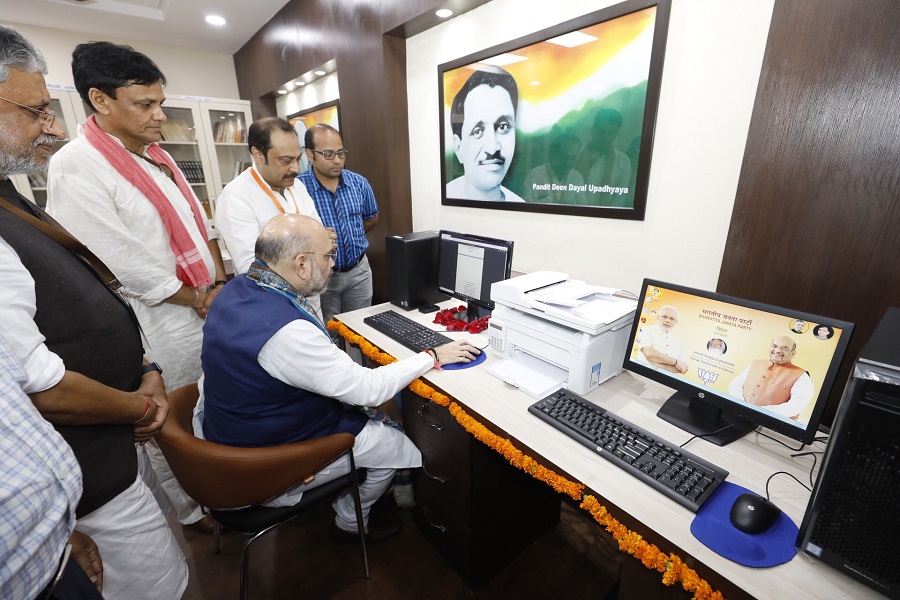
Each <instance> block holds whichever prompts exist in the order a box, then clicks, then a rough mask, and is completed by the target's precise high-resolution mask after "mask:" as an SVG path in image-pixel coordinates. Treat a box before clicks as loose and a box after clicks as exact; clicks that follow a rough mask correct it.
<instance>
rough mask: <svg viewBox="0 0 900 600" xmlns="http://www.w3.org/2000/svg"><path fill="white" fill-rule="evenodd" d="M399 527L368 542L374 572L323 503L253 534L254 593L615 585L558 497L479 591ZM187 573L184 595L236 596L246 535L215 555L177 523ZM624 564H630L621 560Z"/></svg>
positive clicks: (610, 567) (429, 592)
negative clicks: (536, 533) (535, 536)
mask: <svg viewBox="0 0 900 600" xmlns="http://www.w3.org/2000/svg"><path fill="white" fill-rule="evenodd" d="M393 510H398V511H399V512H400V515H401V518H402V519H403V530H402V531H401V533H400V534H399V535H397V536H396V537H394V538H392V539H390V540H387V541H385V542H382V543H380V544H370V545H369V567H370V570H371V578H370V579H368V580H366V578H365V576H364V572H363V565H362V557H361V552H360V547H359V546H358V545H357V544H346V543H344V544H336V543H334V542H333V541H332V540H331V538H330V537H329V535H328V531H329V526H330V523H331V521H332V519H333V513H332V511H331V509H330V507H329V506H328V505H327V504H326V505H324V506H322V507H321V508H320V509H314V510H312V511H311V512H310V513H308V514H305V515H303V516H302V517H299V518H297V519H295V520H294V521H292V522H290V523H288V524H286V525H285V526H283V527H282V528H280V529H276V530H275V531H273V532H270V533H269V534H268V535H267V536H266V537H263V538H262V539H261V540H259V541H258V542H257V543H256V544H255V545H254V546H253V550H252V551H251V570H250V573H251V574H250V598H252V599H263V598H266V599H271V600H278V599H287V598H291V599H295V598H315V599H316V600H326V599H337V600H363V599H381V598H385V599H391V600H404V599H410V600H413V599H415V600H423V599H437V600H457V599H459V600H462V599H466V600H469V599H474V600H488V599H506V598H510V599H512V598H516V599H528V598H553V599H558V600H562V599H568V598H592V599H598V600H600V599H603V598H604V597H606V596H607V595H608V594H610V591H611V590H613V593H612V595H613V596H614V595H615V591H614V588H615V585H616V581H617V578H618V573H619V569H620V566H621V563H622V561H623V555H622V554H620V553H619V552H618V550H617V549H616V548H615V546H614V543H613V542H612V539H611V537H610V536H609V534H607V533H606V532H605V531H603V530H602V529H600V528H599V527H598V526H597V525H596V524H595V523H593V521H591V520H590V518H589V517H588V515H587V514H586V513H584V511H582V510H580V509H578V508H576V507H573V506H570V505H569V504H567V503H565V502H564V503H563V509H562V514H561V519H560V523H559V525H557V526H556V527H555V528H553V529H552V530H551V531H549V532H548V533H547V534H545V535H544V536H542V537H541V538H540V539H539V540H538V541H537V542H536V543H535V544H534V545H533V546H531V547H530V548H529V549H527V550H526V551H525V552H524V553H523V554H522V555H521V556H520V557H519V558H517V559H516V560H515V561H514V562H513V563H512V564H510V565H509V566H507V567H506V568H505V569H504V570H503V571H501V572H500V573H499V574H498V575H497V576H496V577H495V578H494V579H493V580H491V581H490V582H489V583H488V584H487V585H486V586H485V587H483V588H482V589H480V590H478V591H477V592H476V593H474V594H473V593H472V592H470V591H469V590H468V589H467V588H466V586H465V585H464V584H463V583H462V581H461V580H460V579H459V578H458V577H457V576H456V574H455V573H454V572H453V571H452V570H451V569H450V568H449V567H448V566H447V565H446V563H445V562H444V561H443V560H442V558H441V557H440V556H439V555H438V554H437V552H436V551H435V550H434V549H433V547H432V546H431V545H430V544H429V543H428V541H427V540H426V539H425V538H424V536H423V535H422V534H421V533H420V532H419V530H418V529H417V528H416V526H415V524H414V523H413V520H412V515H411V513H409V511H403V510H400V509H393ZM173 529H174V530H175V533H176V538H177V539H178V540H179V543H180V544H181V547H182V550H183V551H184V553H185V556H186V557H187V560H188V566H189V568H190V573H191V579H190V582H189V584H188V588H187V591H186V592H185V594H184V596H183V600H201V599H203V600H213V599H215V600H219V599H230V598H235V599H236V598H238V578H239V570H240V569H239V565H240V551H241V547H242V545H243V542H244V540H245V539H246V538H245V537H244V536H243V535H241V534H239V533H235V532H224V533H223V534H222V538H221V552H220V553H219V554H213V552H212V544H213V543H212V534H209V533H200V532H195V531H191V530H183V529H182V528H181V527H180V526H179V525H177V523H176V524H175V526H174V527H173ZM624 560H633V559H629V558H627V557H625V558H624Z"/></svg>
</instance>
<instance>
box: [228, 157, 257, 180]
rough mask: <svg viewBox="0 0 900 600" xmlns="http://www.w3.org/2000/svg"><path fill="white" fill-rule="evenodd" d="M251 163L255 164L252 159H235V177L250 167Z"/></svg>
mask: <svg viewBox="0 0 900 600" xmlns="http://www.w3.org/2000/svg"><path fill="white" fill-rule="evenodd" d="M251 164H253V163H252V162H251V161H249V160H238V161H235V163H234V177H237V176H238V175H240V174H241V173H243V172H244V171H246V170H247V169H249V168H250V165H251ZM234 177H232V179H234Z"/></svg>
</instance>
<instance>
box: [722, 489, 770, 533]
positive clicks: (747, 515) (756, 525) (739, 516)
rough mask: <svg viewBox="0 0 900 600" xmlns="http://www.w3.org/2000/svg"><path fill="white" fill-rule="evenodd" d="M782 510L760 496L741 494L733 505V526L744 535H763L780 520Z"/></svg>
mask: <svg viewBox="0 0 900 600" xmlns="http://www.w3.org/2000/svg"><path fill="white" fill-rule="evenodd" d="M780 514H781V509H780V508H778V507H777V506H775V505H774V504H773V503H772V502H770V501H769V500H766V499H765V498H763V497H762V496H760V495H758V494H749V493H748V494H741V495H740V496H738V497H737V499H736V500H735V501H734V504H732V505H731V524H732V525H734V526H735V527H736V528H737V529H739V530H740V531H743V532H744V533H762V532H763V531H766V530H767V529H769V528H770V527H771V526H772V525H774V524H775V521H777V520H778V515H780Z"/></svg>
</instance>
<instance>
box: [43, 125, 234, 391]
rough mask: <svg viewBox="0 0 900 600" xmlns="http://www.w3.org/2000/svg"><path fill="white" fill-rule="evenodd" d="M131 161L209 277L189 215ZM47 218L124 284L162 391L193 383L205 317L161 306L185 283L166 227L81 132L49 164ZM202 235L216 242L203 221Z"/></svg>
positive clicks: (174, 195) (146, 166)
mask: <svg viewBox="0 0 900 600" xmlns="http://www.w3.org/2000/svg"><path fill="white" fill-rule="evenodd" d="M134 162H135V164H136V165H138V166H139V167H140V168H141V169H143V170H144V171H146V172H147V174H149V175H150V176H151V177H152V178H153V181H154V182H155V183H156V184H157V185H158V186H159V187H160V188H161V189H162V190H163V191H164V192H165V193H166V196H167V197H169V198H170V199H171V200H172V207H173V208H174V209H175V212H176V213H177V214H178V216H179V218H181V219H182V221H183V222H184V223H185V225H186V228H187V230H188V232H189V233H190V234H191V238H192V239H193V240H194V242H195V243H196V245H197V249H198V250H199V252H200V254H201V256H202V257H203V262H204V263H205V264H206V267H207V269H208V270H209V274H210V277H211V278H213V279H214V278H215V275H216V265H215V263H214V262H213V257H212V255H211V254H210V252H209V248H208V247H207V244H206V242H205V241H204V240H203V237H202V236H201V233H200V232H199V231H198V230H197V228H196V227H194V226H193V215H192V213H191V209H190V207H188V206H187V203H186V202H185V201H184V199H183V198H182V196H181V192H179V190H178V188H177V187H176V185H175V184H174V183H173V182H172V180H171V179H169V178H168V176H166V174H165V173H163V172H162V171H161V170H160V169H158V168H156V167H154V166H153V165H151V164H150V163H148V162H146V161H144V160H142V159H140V158H138V157H137V156H135V157H134ZM195 201H197V200H196V199H195ZM198 203H199V202H198ZM47 212H49V213H50V214H51V215H52V216H53V217H54V218H55V219H56V220H58V221H59V222H60V224H62V226H63V227H65V228H66V229H68V230H69V231H70V232H71V233H72V234H73V235H74V236H75V237H77V238H78V239H79V240H81V241H82V242H84V244H85V245H86V246H87V247H88V248H90V249H91V251H93V252H94V254H96V255H97V256H98V257H100V259H101V260H102V261H103V262H104V263H106V265H107V266H109V268H110V270H112V272H113V273H114V274H115V275H116V277H117V278H118V279H119V281H120V282H121V283H122V285H123V286H125V289H124V293H125V295H126V296H127V297H128V300H129V303H130V304H131V306H132V308H133V309H134V312H135V314H136V315H137V318H138V322H139V323H140V324H141V330H142V332H143V335H144V339H145V340H146V343H147V344H146V346H147V347H146V351H147V356H148V357H150V358H151V360H153V361H154V362H157V363H159V365H160V366H161V367H162V369H163V373H164V376H165V380H166V389H167V391H171V390H174V389H177V388H179V387H182V386H184V385H187V384H189V383H196V381H197V380H198V379H199V378H200V344H201V341H202V339H203V319H202V318H201V317H200V316H199V315H198V314H197V312H196V311H195V310H193V309H192V308H191V307H190V306H179V305H177V304H171V303H167V302H165V300H166V299H168V298H170V297H171V296H173V295H174V294H175V293H176V292H178V290H179V289H180V288H181V287H182V285H183V284H182V282H181V281H180V280H179V279H178V278H177V277H176V276H175V256H174V254H173V253H172V250H171V248H169V243H168V238H169V236H168V233H167V231H166V227H165V225H164V224H163V221H162V219H161V218H160V216H159V213H158V212H157V211H156V209H155V208H154V207H153V205H152V204H150V202H149V201H148V200H147V198H146V197H144V195H143V194H141V192H140V191H139V190H138V189H137V188H135V187H134V186H133V185H131V184H130V183H129V182H128V181H127V180H125V178H124V177H122V175H120V174H119V173H118V172H116V171H115V170H113V169H111V168H110V165H109V163H108V162H107V161H106V159H105V158H104V157H103V156H102V155H101V154H100V153H99V152H98V151H97V150H95V149H94V148H93V147H92V146H91V145H90V144H89V143H88V142H87V140H86V139H85V138H84V135H83V127H79V136H78V137H77V138H75V139H73V140H72V141H71V142H69V143H68V144H66V145H65V146H63V147H62V148H60V150H59V151H58V152H57V153H56V154H54V155H53V158H52V159H51V161H50V173H49V177H48V198H47ZM206 233H207V236H208V237H209V238H210V239H214V238H216V237H217V236H216V232H215V230H214V229H213V228H212V227H209V226H208V223H207V231H206Z"/></svg>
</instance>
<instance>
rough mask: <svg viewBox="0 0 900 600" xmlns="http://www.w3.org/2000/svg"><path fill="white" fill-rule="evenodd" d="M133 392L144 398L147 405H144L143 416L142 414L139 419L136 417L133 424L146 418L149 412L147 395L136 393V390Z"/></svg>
mask: <svg viewBox="0 0 900 600" xmlns="http://www.w3.org/2000/svg"><path fill="white" fill-rule="evenodd" d="M135 394H137V395H138V396H140V397H141V398H143V399H144V402H146V403H147V405H146V406H145V407H144V416H142V417H141V418H140V419H138V420H137V421H135V422H134V423H133V424H134V425H137V424H138V423H140V422H141V421H143V420H144V419H146V418H147V415H149V414H150V398H148V397H147V396H145V395H143V394H138V393H137V392H135Z"/></svg>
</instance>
